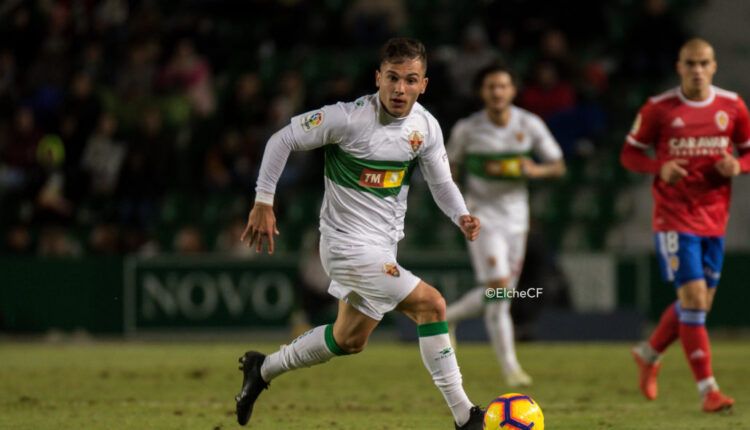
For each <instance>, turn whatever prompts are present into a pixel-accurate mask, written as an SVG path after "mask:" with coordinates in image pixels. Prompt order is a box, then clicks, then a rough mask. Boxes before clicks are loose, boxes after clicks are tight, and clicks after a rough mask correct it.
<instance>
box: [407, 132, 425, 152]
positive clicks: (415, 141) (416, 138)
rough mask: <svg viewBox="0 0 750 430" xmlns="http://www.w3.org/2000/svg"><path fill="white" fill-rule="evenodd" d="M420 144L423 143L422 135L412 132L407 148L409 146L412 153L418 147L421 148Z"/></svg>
mask: <svg viewBox="0 0 750 430" xmlns="http://www.w3.org/2000/svg"><path fill="white" fill-rule="evenodd" d="M422 142H424V136H423V135H422V133H420V132H418V131H417V130H414V131H412V132H411V134H409V146H411V150H412V151H414V152H417V150H418V149H419V147H420V146H422Z"/></svg>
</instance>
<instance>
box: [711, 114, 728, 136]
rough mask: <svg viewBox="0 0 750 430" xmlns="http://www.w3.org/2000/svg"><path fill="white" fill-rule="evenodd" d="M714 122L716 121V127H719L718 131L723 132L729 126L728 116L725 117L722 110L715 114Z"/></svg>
mask: <svg viewBox="0 0 750 430" xmlns="http://www.w3.org/2000/svg"><path fill="white" fill-rule="evenodd" d="M714 120H715V121H716V126H717V127H719V130H720V131H724V130H726V129H727V126H728V125H729V115H727V113H726V112H724V111H723V110H720V111H718V112H716V116H714Z"/></svg>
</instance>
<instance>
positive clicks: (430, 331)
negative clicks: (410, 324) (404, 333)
mask: <svg viewBox="0 0 750 430" xmlns="http://www.w3.org/2000/svg"><path fill="white" fill-rule="evenodd" d="M417 333H419V337H428V336H435V335H438V334H446V333H448V322H447V321H438V322H434V323H427V324H420V325H418V326H417Z"/></svg>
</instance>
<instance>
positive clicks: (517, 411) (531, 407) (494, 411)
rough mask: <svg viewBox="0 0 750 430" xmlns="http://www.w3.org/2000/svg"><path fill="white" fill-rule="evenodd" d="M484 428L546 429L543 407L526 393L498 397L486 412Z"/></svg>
mask: <svg viewBox="0 0 750 430" xmlns="http://www.w3.org/2000/svg"><path fill="white" fill-rule="evenodd" d="M482 428H483V429H484V430H544V415H542V408H540V407H539V404H538V403H537V402H535V401H534V399H532V398H531V397H529V396H527V395H525V394H519V393H508V394H503V395H502V396H500V397H498V398H496V399H495V400H493V401H492V403H490V405H489V406H488V407H487V412H486V413H485V414H484V426H483V427H482Z"/></svg>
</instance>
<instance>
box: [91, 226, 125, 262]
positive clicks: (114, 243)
mask: <svg viewBox="0 0 750 430" xmlns="http://www.w3.org/2000/svg"><path fill="white" fill-rule="evenodd" d="M89 248H90V249H91V251H92V252H93V253H95V254H98V255H114V254H117V253H118V252H120V231H119V229H118V227H117V225H115V224H97V225H95V226H94V228H92V229H91V233H90V234H89Z"/></svg>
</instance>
